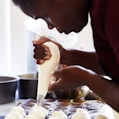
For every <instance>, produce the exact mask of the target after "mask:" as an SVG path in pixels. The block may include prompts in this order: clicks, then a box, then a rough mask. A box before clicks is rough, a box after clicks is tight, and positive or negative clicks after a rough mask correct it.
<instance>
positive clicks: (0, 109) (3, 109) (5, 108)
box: [0, 99, 119, 119]
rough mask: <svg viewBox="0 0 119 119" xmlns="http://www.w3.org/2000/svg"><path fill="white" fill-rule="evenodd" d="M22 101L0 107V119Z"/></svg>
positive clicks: (115, 113) (118, 117)
mask: <svg viewBox="0 0 119 119" xmlns="http://www.w3.org/2000/svg"><path fill="white" fill-rule="evenodd" d="M23 101H25V100H24V99H19V100H15V101H14V102H11V103H7V104H2V105H0V119H3V117H2V116H5V115H7V114H8V113H9V111H10V110H11V108H12V107H14V106H16V105H18V104H19V103H22V102H23ZM113 112H114V117H115V118H114V119H119V113H117V112H116V111H113Z"/></svg>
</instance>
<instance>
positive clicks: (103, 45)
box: [90, 0, 119, 81]
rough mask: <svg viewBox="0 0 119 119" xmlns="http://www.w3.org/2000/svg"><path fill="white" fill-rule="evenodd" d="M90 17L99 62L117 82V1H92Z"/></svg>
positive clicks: (118, 52) (118, 74)
mask: <svg viewBox="0 0 119 119" xmlns="http://www.w3.org/2000/svg"><path fill="white" fill-rule="evenodd" d="M90 15H91V24H92V29H93V36H94V45H95V49H96V52H97V57H98V59H99V62H100V64H101V66H102V68H103V69H104V71H105V72H106V73H107V75H108V76H110V77H111V78H112V79H113V80H115V81H119V0H93V4H92V8H91V12H90Z"/></svg>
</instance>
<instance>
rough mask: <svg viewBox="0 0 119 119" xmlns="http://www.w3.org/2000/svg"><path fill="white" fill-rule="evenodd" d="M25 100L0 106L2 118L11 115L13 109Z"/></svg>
mask: <svg viewBox="0 0 119 119" xmlns="http://www.w3.org/2000/svg"><path fill="white" fill-rule="evenodd" d="M23 101H24V100H22V99H20V100H15V101H14V102H11V103H7V104H2V105H0V116H5V115H7V114H8V113H9V111H10V110H11V108H12V107H14V106H16V105H17V104H18V103H22V102H23Z"/></svg>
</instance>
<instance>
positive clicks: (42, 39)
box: [32, 37, 51, 45]
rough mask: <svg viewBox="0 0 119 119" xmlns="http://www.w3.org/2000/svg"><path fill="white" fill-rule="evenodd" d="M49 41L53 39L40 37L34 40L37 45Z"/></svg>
mask: <svg viewBox="0 0 119 119" xmlns="http://www.w3.org/2000/svg"><path fill="white" fill-rule="evenodd" d="M48 41H51V40H50V39H48V38H46V37H40V39H38V40H33V41H32V43H33V44H34V45H35V44H43V43H45V42H48Z"/></svg>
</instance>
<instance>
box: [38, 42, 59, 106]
mask: <svg viewBox="0 0 119 119" xmlns="http://www.w3.org/2000/svg"><path fill="white" fill-rule="evenodd" d="M44 45H46V46H48V47H49V49H50V52H51V58H50V59H49V60H46V61H45V62H44V63H43V64H41V65H38V68H39V73H38V90H37V104H38V105H39V106H41V103H42V101H43V99H44V98H45V96H46V94H47V92H48V86H49V84H50V82H51V80H52V72H53V71H54V70H55V69H56V68H57V67H58V65H59V62H60V51H59V48H58V46H57V45H55V44H54V43H52V42H46V43H44Z"/></svg>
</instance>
